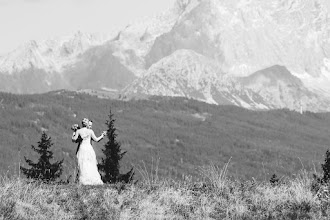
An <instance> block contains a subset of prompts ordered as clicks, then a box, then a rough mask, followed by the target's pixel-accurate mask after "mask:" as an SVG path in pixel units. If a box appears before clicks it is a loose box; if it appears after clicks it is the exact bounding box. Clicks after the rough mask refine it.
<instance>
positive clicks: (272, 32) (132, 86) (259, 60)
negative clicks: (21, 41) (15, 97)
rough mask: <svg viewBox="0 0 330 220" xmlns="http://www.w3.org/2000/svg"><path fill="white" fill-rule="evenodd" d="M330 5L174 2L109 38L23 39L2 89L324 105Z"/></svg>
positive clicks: (3, 69)
mask: <svg viewBox="0 0 330 220" xmlns="http://www.w3.org/2000/svg"><path fill="white" fill-rule="evenodd" d="M329 12H330V3H329V2H328V1H326V0H305V1H301V0H269V1H267V2H266V1H262V0H222V1H220V0H178V1H177V2H176V4H175V5H174V6H173V8H172V9H171V10H168V11H165V12H164V13H162V14H160V15H157V16H155V17H153V18H146V19H143V20H140V21H137V22H135V23H132V24H129V25H128V26H127V27H125V28H124V29H123V30H120V31H118V32H113V33H111V34H108V35H96V34H84V33H81V32H78V33H76V34H75V35H73V36H72V37H66V38H61V39H51V40H46V41H43V42H36V41H30V42H28V43H26V44H25V45H22V46H21V47H19V48H17V49H15V50H13V51H12V52H10V53H8V54H7V55H5V56H2V57H0V90H1V91H5V92H12V93H19V94H22V93H43V92H47V91H51V90H56V89H69V90H95V91H103V92H104V91H105V92H109V93H112V94H115V95H116V96H117V97H120V98H131V97H145V96H150V95H159V96H183V97H187V98H192V99H197V100H200V101H204V102H207V103H212V104H232V105H237V106H242V107H245V108H249V109H274V108H289V109H294V110H300V109H304V110H309V111H329V110H330V107H329V106H330V105H329V104H330V40H329V39H330V20H329Z"/></svg>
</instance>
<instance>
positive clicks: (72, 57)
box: [0, 32, 111, 74]
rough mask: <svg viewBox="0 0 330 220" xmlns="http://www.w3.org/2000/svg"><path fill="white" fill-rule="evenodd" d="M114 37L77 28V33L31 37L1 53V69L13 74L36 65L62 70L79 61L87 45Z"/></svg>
mask: <svg viewBox="0 0 330 220" xmlns="http://www.w3.org/2000/svg"><path fill="white" fill-rule="evenodd" d="M110 37H111V35H110V36H107V35H101V34H84V33H82V32H77V33H76V34H74V35H73V36H70V37H64V38H58V39H49V40H45V41H43V42H36V41H29V42H28V43H26V44H23V45H22V46H20V47H18V48H17V49H15V50H14V51H12V52H10V53H9V54H7V55H6V56H3V57H0V73H7V74H12V73H13V72H20V71H23V70H28V69H29V68H31V67H33V68H36V69H41V70H45V71H46V72H62V71H63V70H64V69H65V67H66V66H68V65H72V64H74V63H75V62H76V61H77V56H78V55H81V54H82V53H83V52H85V51H86V50H87V49H89V48H91V47H93V46H97V45H101V44H103V43H105V42H106V41H107V40H109V39H110Z"/></svg>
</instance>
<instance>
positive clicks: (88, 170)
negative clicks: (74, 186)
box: [71, 118, 106, 185]
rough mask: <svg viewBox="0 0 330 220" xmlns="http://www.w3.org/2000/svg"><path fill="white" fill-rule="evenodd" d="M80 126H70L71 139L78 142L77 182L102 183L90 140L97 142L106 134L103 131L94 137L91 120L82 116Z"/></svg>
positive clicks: (87, 183) (84, 183) (85, 183)
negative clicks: (71, 131)
mask: <svg viewBox="0 0 330 220" xmlns="http://www.w3.org/2000/svg"><path fill="white" fill-rule="evenodd" d="M81 125H82V127H81V128H80V127H79V126H78V125H77V124H75V125H73V126H72V128H71V129H72V130H73V131H74V132H73V135H72V141H73V142H76V143H78V149H77V159H78V173H79V177H78V179H79V183H80V184H83V185H102V184H103V182H102V180H101V176H100V174H99V172H98V169H97V160H96V154H95V152H94V149H93V147H92V144H91V142H92V140H93V141H95V142H99V141H100V140H102V139H103V138H104V136H105V135H106V131H103V132H102V134H101V135H100V136H99V137H96V136H95V134H94V131H93V130H92V121H89V120H88V119H87V118H84V119H83V120H82V122H81Z"/></svg>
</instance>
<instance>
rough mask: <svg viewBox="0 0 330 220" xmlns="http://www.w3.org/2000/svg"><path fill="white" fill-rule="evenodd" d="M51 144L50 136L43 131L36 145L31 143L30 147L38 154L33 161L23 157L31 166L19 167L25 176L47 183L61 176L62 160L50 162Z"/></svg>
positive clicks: (51, 154) (51, 155) (51, 157)
mask: <svg viewBox="0 0 330 220" xmlns="http://www.w3.org/2000/svg"><path fill="white" fill-rule="evenodd" d="M52 146H53V143H52V140H51V137H48V135H47V134H46V133H45V132H43V133H42V135H41V140H40V141H39V142H38V147H35V146H33V145H32V149H33V150H34V151H35V152H37V153H38V154H39V155H40V157H39V160H38V162H37V163H34V162H33V161H32V160H29V159H27V158H26V157H24V158H25V161H26V163H27V164H28V165H29V166H31V168H24V167H20V169H21V171H22V172H23V174H24V175H25V176H26V177H27V178H29V179H33V180H41V181H43V182H47V183H49V182H53V181H55V180H56V179H57V178H59V177H60V176H61V174H62V171H63V168H62V163H63V160H61V161H57V162H54V163H51V162H50V160H51V159H53V152H52V151H51V150H50V148H51V147H52Z"/></svg>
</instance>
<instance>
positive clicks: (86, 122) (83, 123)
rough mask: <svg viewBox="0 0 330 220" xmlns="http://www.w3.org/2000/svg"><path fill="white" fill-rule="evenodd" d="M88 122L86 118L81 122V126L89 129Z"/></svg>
mask: <svg viewBox="0 0 330 220" xmlns="http://www.w3.org/2000/svg"><path fill="white" fill-rule="evenodd" d="M88 122H89V120H88V119H87V118H84V119H83V120H82V121H81V124H82V126H83V127H87V126H88Z"/></svg>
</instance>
